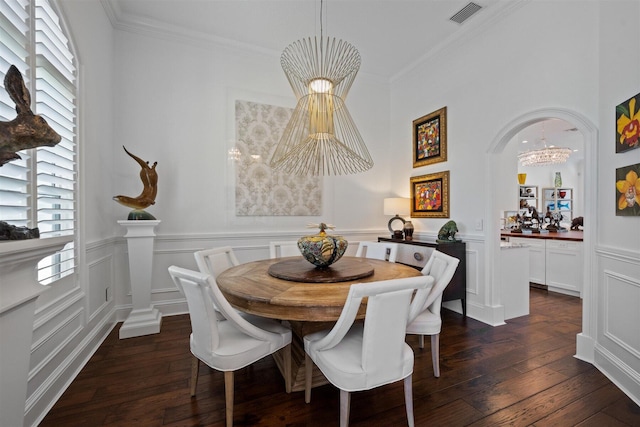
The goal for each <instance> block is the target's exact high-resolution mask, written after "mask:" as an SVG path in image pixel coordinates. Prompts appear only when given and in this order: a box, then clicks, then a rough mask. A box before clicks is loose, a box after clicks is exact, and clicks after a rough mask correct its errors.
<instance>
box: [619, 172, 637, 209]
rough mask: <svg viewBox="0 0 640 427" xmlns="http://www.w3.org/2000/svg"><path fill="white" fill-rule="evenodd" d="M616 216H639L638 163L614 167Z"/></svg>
mask: <svg viewBox="0 0 640 427" xmlns="http://www.w3.org/2000/svg"><path fill="white" fill-rule="evenodd" d="M616 216H640V163H636V164H635V165H629V166H625V167H623V168H618V169H616Z"/></svg>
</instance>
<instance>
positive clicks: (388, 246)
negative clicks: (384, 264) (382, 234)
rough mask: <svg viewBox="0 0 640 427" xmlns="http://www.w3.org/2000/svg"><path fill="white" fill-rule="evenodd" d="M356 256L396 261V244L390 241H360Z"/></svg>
mask: <svg viewBox="0 0 640 427" xmlns="http://www.w3.org/2000/svg"><path fill="white" fill-rule="evenodd" d="M356 256H357V257H364V258H372V259H381V260H383V261H389V262H396V258H397V257H398V244H397V243H392V242H360V243H359V244H358V250H357V251H356Z"/></svg>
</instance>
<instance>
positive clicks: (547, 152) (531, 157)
mask: <svg viewBox="0 0 640 427" xmlns="http://www.w3.org/2000/svg"><path fill="white" fill-rule="evenodd" d="M540 141H542V144H543V145H544V147H543V148H540V149H537V150H529V151H525V152H524V153H520V154H518V160H520V164H521V165H522V166H546V165H555V164H558V163H564V162H566V161H567V160H568V159H569V156H570V155H571V150H570V149H569V148H563V147H555V146H553V145H551V146H547V139H546V138H545V137H544V126H543V127H542V138H540Z"/></svg>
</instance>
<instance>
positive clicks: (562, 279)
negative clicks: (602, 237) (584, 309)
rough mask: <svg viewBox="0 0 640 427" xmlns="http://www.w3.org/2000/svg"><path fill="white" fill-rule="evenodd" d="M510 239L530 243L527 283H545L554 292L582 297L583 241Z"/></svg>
mask: <svg viewBox="0 0 640 427" xmlns="http://www.w3.org/2000/svg"><path fill="white" fill-rule="evenodd" d="M509 242H510V243H521V244H526V245H528V246H529V282H532V283H538V284H540V285H546V286H547V289H548V290H550V291H553V292H559V293H563V294H567V295H573V296H581V294H582V281H583V277H582V266H583V263H584V257H583V249H582V242H579V241H572V240H552V239H536V238H526V237H510V238H509Z"/></svg>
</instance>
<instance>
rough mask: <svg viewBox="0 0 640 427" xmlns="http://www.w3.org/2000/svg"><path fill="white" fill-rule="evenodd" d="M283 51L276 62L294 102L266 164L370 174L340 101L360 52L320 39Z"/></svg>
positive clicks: (301, 171) (295, 170)
mask: <svg viewBox="0 0 640 427" xmlns="http://www.w3.org/2000/svg"><path fill="white" fill-rule="evenodd" d="M322 8H323V2H322V1H321V2H320V39H319V40H318V38H317V37H313V38H311V37H309V38H306V39H301V40H298V41H295V42H293V43H292V44H290V45H289V46H287V47H286V48H285V50H284V52H283V53H282V56H281V57H280V63H281V65H282V69H283V70H284V72H285V74H286V76H287V79H288V80H289V84H290V85H291V88H292V89H293V93H294V94H295V96H296V98H297V100H298V102H297V105H296V108H295V110H294V111H293V114H292V115H291V119H290V120H289V123H288V125H287V127H286V128H285V130H284V133H283V135H282V138H281V139H280V142H279V143H278V146H277V147H276V150H275V152H274V153H273V156H272V158H271V160H270V165H271V167H273V168H274V169H276V170H280V171H283V172H286V173H288V174H292V175H343V174H350V173H357V172H363V171H366V170H368V169H371V167H372V166H373V160H372V158H371V155H370V154H369V151H368V150H367V147H366V145H365V144H364V141H363V140H362V137H361V136H360V132H358V129H357V128H356V125H355V123H354V122H353V119H352V118H351V115H350V114H349V111H348V110H347V106H346V105H345V102H344V100H345V98H346V97H347V94H348V93H349V89H350V88H351V85H352V84H353V81H354V79H355V76H356V74H357V73H358V69H359V68H360V53H359V52H358V50H357V49H356V48H355V47H353V45H351V44H350V43H347V42H345V41H343V40H336V39H335V38H334V39H330V38H329V37H327V38H324V36H323V33H322Z"/></svg>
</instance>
